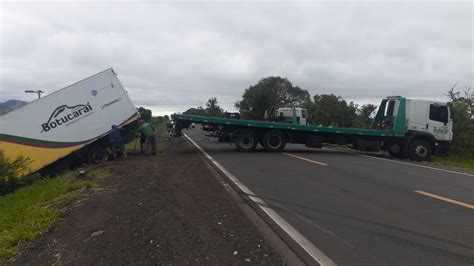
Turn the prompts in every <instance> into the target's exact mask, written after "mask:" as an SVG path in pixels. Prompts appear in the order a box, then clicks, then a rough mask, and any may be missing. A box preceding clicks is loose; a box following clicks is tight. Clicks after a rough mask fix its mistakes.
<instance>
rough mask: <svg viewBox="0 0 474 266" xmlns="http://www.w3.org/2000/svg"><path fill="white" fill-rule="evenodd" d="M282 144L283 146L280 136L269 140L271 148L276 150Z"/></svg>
mask: <svg viewBox="0 0 474 266" xmlns="http://www.w3.org/2000/svg"><path fill="white" fill-rule="evenodd" d="M280 144H281V139H280V138H279V137H278V136H271V137H270V138H269V139H268V146H270V147H272V148H274V149H275V148H278V146H280Z"/></svg>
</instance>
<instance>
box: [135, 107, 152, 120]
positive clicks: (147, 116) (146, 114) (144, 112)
mask: <svg viewBox="0 0 474 266" xmlns="http://www.w3.org/2000/svg"><path fill="white" fill-rule="evenodd" d="M138 113H139V114H140V116H141V117H142V119H143V120H144V121H145V122H150V121H151V110H150V109H146V108H143V107H139V108H138Z"/></svg>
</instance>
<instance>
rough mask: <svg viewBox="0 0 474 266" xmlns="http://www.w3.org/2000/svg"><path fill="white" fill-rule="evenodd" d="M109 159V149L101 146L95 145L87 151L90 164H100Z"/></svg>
mask: <svg viewBox="0 0 474 266" xmlns="http://www.w3.org/2000/svg"><path fill="white" fill-rule="evenodd" d="M108 159H109V154H108V153H107V151H106V150H105V149H104V148H103V147H100V146H96V147H93V148H92V149H90V150H89V152H88V153H87V162H88V163H90V164H99V163H103V162H106V161H107V160H108Z"/></svg>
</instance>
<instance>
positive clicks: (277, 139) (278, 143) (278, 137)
mask: <svg viewBox="0 0 474 266" xmlns="http://www.w3.org/2000/svg"><path fill="white" fill-rule="evenodd" d="M262 142H263V147H264V148H265V150H266V151H269V152H281V151H282V150H283V149H284V148H285V146H286V137H285V134H283V133H282V132H281V131H277V130H271V131H268V132H267V133H265V135H264V136H263V140H262Z"/></svg>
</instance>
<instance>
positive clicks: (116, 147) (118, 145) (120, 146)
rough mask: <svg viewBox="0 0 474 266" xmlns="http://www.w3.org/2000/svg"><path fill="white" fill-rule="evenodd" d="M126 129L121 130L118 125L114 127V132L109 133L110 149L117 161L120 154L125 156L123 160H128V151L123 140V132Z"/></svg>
mask: <svg viewBox="0 0 474 266" xmlns="http://www.w3.org/2000/svg"><path fill="white" fill-rule="evenodd" d="M124 131H125V129H123V128H119V127H117V126H116V125H112V131H110V133H109V142H110V147H111V148H112V155H113V156H114V159H117V155H118V153H119V152H120V153H122V154H123V158H127V151H125V145H124V143H123V138H122V134H121V132H124Z"/></svg>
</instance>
